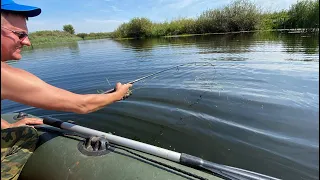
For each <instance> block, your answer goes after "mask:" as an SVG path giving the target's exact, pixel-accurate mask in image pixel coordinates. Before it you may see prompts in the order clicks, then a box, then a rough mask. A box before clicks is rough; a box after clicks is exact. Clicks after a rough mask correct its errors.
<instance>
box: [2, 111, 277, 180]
mask: <svg viewBox="0 0 320 180" xmlns="http://www.w3.org/2000/svg"><path fill="white" fill-rule="evenodd" d="M24 117H33V116H32V115H28V114H25V113H19V114H18V113H15V114H3V115H1V118H2V119H5V120H7V121H8V122H10V123H12V122H14V121H17V120H19V119H22V118H24ZM42 119H43V120H44V123H45V125H41V126H36V129H37V130H38V132H39V135H40V138H39V142H38V145H37V148H36V150H35V152H34V153H33V154H32V156H31V157H30V158H29V160H28V162H27V163H26V165H25V166H24V168H23V170H22V173H21V175H20V178H19V179H22V180H24V179H32V180H38V179H39V180H44V179H46V180H51V179H52V180H62V179H68V180H81V179H83V180H97V179H99V180H100V179H111V180H120V179H121V180H126V179H128V180H131V179H141V180H151V179H152V180H157V179H158V180H168V179H171V180H179V179H272V180H275V179H277V178H274V177H270V176H266V175H263V174H259V173H255V172H251V171H247V170H244V169H239V168H234V167H230V166H225V165H220V164H216V163H213V162H209V161H206V160H203V159H201V158H198V157H195V156H192V155H188V154H184V153H178V152H175V151H171V150H167V149H163V148H160V147H156V146H153V145H149V144H145V143H141V142H138V141H134V140H131V139H127V138H123V137H119V136H115V135H112V134H109V133H105V132H101V131H97V130H94V129H90V128H86V127H83V126H79V125H76V124H72V123H68V122H63V121H60V120H58V119H55V118H52V117H42Z"/></svg>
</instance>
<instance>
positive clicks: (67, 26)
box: [63, 24, 74, 34]
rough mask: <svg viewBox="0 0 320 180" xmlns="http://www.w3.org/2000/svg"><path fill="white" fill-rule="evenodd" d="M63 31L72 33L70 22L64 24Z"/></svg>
mask: <svg viewBox="0 0 320 180" xmlns="http://www.w3.org/2000/svg"><path fill="white" fill-rule="evenodd" d="M63 31H65V32H68V33H70V34H74V28H73V26H72V25H71V24H67V25H64V26H63Z"/></svg>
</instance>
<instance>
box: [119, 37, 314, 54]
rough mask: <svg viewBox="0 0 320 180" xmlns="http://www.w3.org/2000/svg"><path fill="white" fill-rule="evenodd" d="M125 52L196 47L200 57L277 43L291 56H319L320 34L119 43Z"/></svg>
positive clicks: (244, 50) (144, 40)
mask: <svg viewBox="0 0 320 180" xmlns="http://www.w3.org/2000/svg"><path fill="white" fill-rule="evenodd" d="M116 42H117V43H119V44H121V45H122V46H123V47H124V48H130V49H132V50H134V51H137V52H145V51H151V50H152V49H154V48H157V47H161V46H169V45H170V46H176V45H177V46H179V47H181V48H185V47H193V46H196V47H197V48H199V49H200V52H199V53H203V54H207V53H243V52H250V51H251V49H250V47H252V46H255V45H257V43H268V42H274V43H279V44H282V45H283V48H284V49H285V51H286V52H288V53H295V52H303V53H304V54H316V53H319V39H318V34H284V33H280V32H257V33H234V34H225V35H222V34H219V35H201V36H189V37H166V38H153V39H143V40H138V39H126V40H116Z"/></svg>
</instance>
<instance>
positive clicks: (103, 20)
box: [84, 19, 125, 24]
mask: <svg viewBox="0 0 320 180" xmlns="http://www.w3.org/2000/svg"><path fill="white" fill-rule="evenodd" d="M84 21H85V22H88V23H97V24H109V23H123V22H125V21H120V20H113V19H84Z"/></svg>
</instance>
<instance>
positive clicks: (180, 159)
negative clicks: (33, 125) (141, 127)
mask: <svg viewBox="0 0 320 180" xmlns="http://www.w3.org/2000/svg"><path fill="white" fill-rule="evenodd" d="M42 119H43V123H44V124H47V125H50V126H54V127H57V128H60V129H65V130H69V131H72V132H76V133H79V134H83V135H86V136H98V137H104V138H106V139H107V140H108V141H109V142H110V143H113V144H116V145H120V146H123V147H127V148H130V149H134V150H138V151H141V152H144V153H148V154H151V155H154V156H158V157H161V158H164V159H167V160H170V161H174V162H176V163H179V164H182V165H185V166H188V167H193V168H199V169H202V170H206V171H209V172H211V173H213V174H217V175H220V176H222V177H224V178H227V179H231V180H247V179H248V180H280V179H278V178H274V177H271V176H267V175H264V174H260V173H256V172H252V171H248V170H244V169H240V168H235V167H230V166H226V165H221V164H217V163H213V162H210V161H206V160H203V159H201V158H199V157H196V156H192V155H189V154H185V153H179V152H175V151H171V150H168V149H164V148H160V147H157V146H153V145H150V144H146V143H142V142H139V141H135V140H131V139H127V138H124V137H120V136H116V135H113V134H109V133H105V132H102V131H98V130H94V129H90V128H86V127H83V126H79V125H76V124H71V123H68V122H63V121H61V120H59V119H56V118H52V117H43V118H42Z"/></svg>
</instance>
